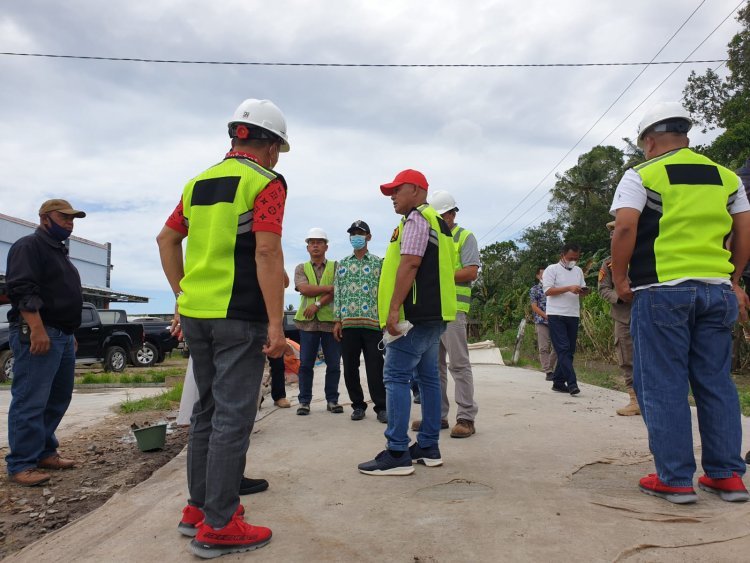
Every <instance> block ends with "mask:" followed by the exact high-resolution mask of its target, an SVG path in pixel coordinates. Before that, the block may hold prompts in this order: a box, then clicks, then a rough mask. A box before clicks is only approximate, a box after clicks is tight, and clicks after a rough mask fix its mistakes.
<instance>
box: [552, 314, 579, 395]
mask: <svg viewBox="0 0 750 563" xmlns="http://www.w3.org/2000/svg"><path fill="white" fill-rule="evenodd" d="M547 318H548V322H549V336H550V338H551V339H552V346H554V347H555V353H556V354H557V367H555V372H554V374H553V376H552V377H553V381H554V382H555V383H556V384H557V385H562V384H563V383H567V384H568V385H576V384H577V380H576V372H575V370H574V369H573V356H575V353H576V339H577V338H578V317H564V316H562V315H548V317H547Z"/></svg>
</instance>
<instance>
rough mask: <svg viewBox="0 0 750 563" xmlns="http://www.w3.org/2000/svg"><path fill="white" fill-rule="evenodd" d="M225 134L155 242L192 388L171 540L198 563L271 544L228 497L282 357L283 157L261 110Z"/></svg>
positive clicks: (276, 129)
mask: <svg viewBox="0 0 750 563" xmlns="http://www.w3.org/2000/svg"><path fill="white" fill-rule="evenodd" d="M228 132H229V136H230V138H231V139H232V150H231V151H230V152H229V153H227V154H226V156H225V157H224V160H222V161H221V162H219V163H218V164H215V165H213V166H212V167H210V168H209V169H207V170H206V171H205V172H202V173H201V174H199V175H198V176H196V177H195V178H193V179H192V180H190V181H189V182H188V183H187V184H186V186H185V189H184V190H183V193H182V198H181V200H180V203H179V204H178V206H177V208H176V209H175V210H174V212H173V213H172V216H171V217H170V218H169V220H168V221H167V223H166V225H165V226H164V228H163V229H162V230H161V232H160V233H159V236H158V237H157V242H158V244H159V253H160V255H161V262H162V267H163V269H164V273H165V274H166V277H167V280H168V281H169V285H170V286H171V287H172V290H173V291H174V293H175V297H176V298H177V304H176V306H175V317H174V320H173V321H172V332H173V334H176V333H177V332H179V330H180V328H182V330H183V331H184V334H185V337H186V338H187V340H188V341H189V342H190V354H191V357H192V359H193V366H194V374H195V382H196V385H197V387H198V400H197V401H196V403H195V406H194V408H193V415H192V418H191V424H190V440H189V442H188V451H187V476H188V488H189V489H190V499H189V500H188V505H187V506H186V507H185V508H184V509H183V512H182V520H181V521H180V524H179V526H178V530H179V531H180V532H181V533H183V534H184V535H188V536H195V537H194V539H193V541H192V542H191V544H190V546H191V550H192V552H193V553H194V554H195V555H197V556H199V557H203V558H212V557H218V556H219V555H224V554H226V553H235V552H242V551H248V550H251V549H255V548H257V547H261V546H263V545H266V544H267V543H268V542H269V541H270V540H271V530H269V529H268V528H264V527H262V526H252V525H250V524H248V523H246V522H245V521H244V508H243V506H242V505H241V504H240V498H239V487H240V481H241V479H242V473H243V470H244V467H245V456H246V453H247V448H248V445H249V441H250V433H251V432H252V428H253V421H254V420H255V414H256V411H257V407H258V393H259V392H260V385H261V380H262V378H263V366H264V363H265V358H266V355H267V356H268V357H271V358H274V357H278V356H281V355H282V354H283V353H284V350H285V349H286V339H285V338H284V329H283V326H282V316H281V315H280V314H279V312H280V311H281V310H282V309H283V307H284V255H283V252H282V250H281V227H282V219H283V216H284V204H285V202H286V183H285V181H284V179H283V177H282V176H281V175H279V174H278V173H277V172H275V171H274V170H273V168H274V166H275V165H276V163H277V162H278V160H279V153H281V152H286V151H288V150H289V141H288V140H287V134H286V119H285V118H284V115H283V114H282V113H281V111H280V110H279V108H278V107H276V106H275V105H274V104H273V103H272V102H270V101H268V100H256V99H248V100H245V101H244V102H242V103H241V104H240V105H239V107H238V108H237V109H236V110H235V112H234V116H233V117H232V119H231V120H230V121H229V123H228ZM185 238H187V246H186V250H185V258H184V262H183V255H182V241H183V239H185ZM201 522H202V523H201Z"/></svg>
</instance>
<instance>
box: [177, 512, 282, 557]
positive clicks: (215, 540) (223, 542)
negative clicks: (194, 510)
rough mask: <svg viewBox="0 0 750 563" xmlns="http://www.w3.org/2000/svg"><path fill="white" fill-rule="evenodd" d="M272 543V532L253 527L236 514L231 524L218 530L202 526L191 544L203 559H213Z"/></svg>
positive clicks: (205, 525)
mask: <svg viewBox="0 0 750 563" xmlns="http://www.w3.org/2000/svg"><path fill="white" fill-rule="evenodd" d="M270 541H271V530H269V529H268V528H264V527H262V526H252V525H251V524H248V523H247V522H245V521H244V520H243V519H242V517H241V516H239V515H238V514H235V515H234V516H232V519H231V520H230V521H229V524H227V525H226V526H224V527H223V528H220V529H218V530H217V529H214V528H212V527H211V526H209V525H208V524H206V523H205V522H204V523H203V524H201V525H200V526H199V527H198V533H197V534H196V536H195V538H193V541H191V542H190V550H191V551H192V552H193V554H195V555H197V556H198V557H202V558H203V559H213V558H214V557H219V556H220V555H226V554H228V553H240V552H243V551H251V550H253V549H258V548H259V547H263V546H264V545H266V544H267V543H268V542H270Z"/></svg>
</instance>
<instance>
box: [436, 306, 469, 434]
mask: <svg viewBox="0 0 750 563" xmlns="http://www.w3.org/2000/svg"><path fill="white" fill-rule="evenodd" d="M446 353H447V355H448V358H449V359H450V363H447V362H446V357H445V356H446ZM438 360H439V361H438V369H439V370H440V391H441V393H442V395H443V397H442V406H441V412H440V418H448V411H449V410H450V402H449V401H448V370H449V369H450V372H451V375H452V376H453V381H454V382H455V384H456V388H455V399H456V404H457V405H458V412H457V413H456V418H457V419H458V418H463V419H464V420H470V421H472V422H473V421H474V419H475V418H476V416H477V411H478V410H479V407H478V406H477V404H476V402H475V401H474V374H473V373H472V371H471V361H470V360H469V343H468V341H467V340H466V313H464V312H461V311H459V312H458V313H456V320H455V321H452V322H449V323H448V326H447V327H446V328H445V332H444V333H443V335H442V336H441V337H440V351H439V353H438Z"/></svg>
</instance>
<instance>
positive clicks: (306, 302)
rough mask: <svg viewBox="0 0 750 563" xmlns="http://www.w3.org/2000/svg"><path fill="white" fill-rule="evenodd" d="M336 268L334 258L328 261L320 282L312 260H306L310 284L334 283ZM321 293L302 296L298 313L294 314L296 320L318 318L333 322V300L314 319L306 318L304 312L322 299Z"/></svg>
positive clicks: (306, 271)
mask: <svg viewBox="0 0 750 563" xmlns="http://www.w3.org/2000/svg"><path fill="white" fill-rule="evenodd" d="M334 274H335V270H334V269H333V260H327V261H326V267H325V269H324V270H323V275H322V276H320V282H318V278H317V277H316V276H315V269H314V268H313V265H312V262H305V275H306V276H307V283H309V284H310V285H333V276H334ZM320 297H321V296H320V295H318V296H316V297H307V296H306V295H301V296H300V302H299V308H298V309H297V314H296V315H294V320H296V321H303V322H305V321H311V320H313V319H318V320H319V321H321V322H333V302H331V303H328V304H327V305H323V306H322V307H321V308H320V309H319V310H318V312H317V313H315V316H314V317H313V318H312V319H307V318H305V315H304V312H305V309H307V308H308V307H309V306H310V305H312V304H314V303H315V302H316V301H318V300H319V299H320Z"/></svg>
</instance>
